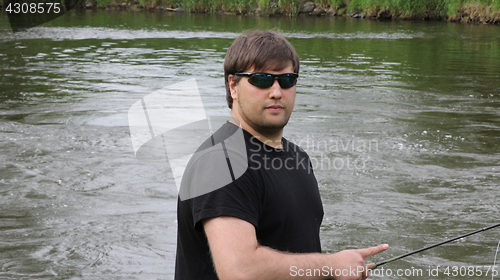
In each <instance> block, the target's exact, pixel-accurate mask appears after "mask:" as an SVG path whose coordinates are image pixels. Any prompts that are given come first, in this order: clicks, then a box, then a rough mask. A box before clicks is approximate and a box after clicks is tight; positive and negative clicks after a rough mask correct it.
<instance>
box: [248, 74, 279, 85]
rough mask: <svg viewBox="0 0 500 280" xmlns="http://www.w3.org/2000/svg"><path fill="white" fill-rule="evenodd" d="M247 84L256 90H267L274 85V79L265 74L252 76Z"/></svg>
mask: <svg viewBox="0 0 500 280" xmlns="http://www.w3.org/2000/svg"><path fill="white" fill-rule="evenodd" d="M248 82H249V83H250V84H252V85H254V86H256V87H258V88H268V87H271V86H272V85H273V83H274V78H273V77H272V76H271V75H266V74H254V75H253V76H252V77H250V78H249V79H248Z"/></svg>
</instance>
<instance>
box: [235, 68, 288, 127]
mask: <svg viewBox="0 0 500 280" xmlns="http://www.w3.org/2000/svg"><path fill="white" fill-rule="evenodd" d="M245 72H254V70H253V69H249V70H248V71H245ZM262 72H265V73H269V74H284V73H293V67H292V65H291V64H290V65H289V66H288V67H286V68H285V69H283V70H280V71H272V70H268V71H262ZM230 87H231V96H232V97H233V115H234V114H235V113H236V117H237V118H238V119H240V121H244V122H245V123H246V124H248V125H249V126H250V127H252V128H253V129H254V130H255V131H257V132H259V133H262V134H268V133H276V132H278V131H280V130H281V129H283V127H284V126H285V125H286V124H287V123H288V120H289V119H290V115H291V114H292V111H293V106H294V103H295V86H293V87H291V88H288V89H283V88H281V87H280V85H279V83H278V81H274V83H273V85H272V86H271V87H269V88H266V89H262V88H258V87H256V86H253V85H251V84H250V83H249V82H248V77H241V80H240V81H239V82H238V83H237V84H235V83H234V82H233V83H230Z"/></svg>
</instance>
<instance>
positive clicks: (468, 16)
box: [84, 0, 500, 24]
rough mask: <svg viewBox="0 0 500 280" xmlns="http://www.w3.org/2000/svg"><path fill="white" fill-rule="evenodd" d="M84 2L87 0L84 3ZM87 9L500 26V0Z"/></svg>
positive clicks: (135, 0)
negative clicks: (375, 19) (128, 9)
mask: <svg viewBox="0 0 500 280" xmlns="http://www.w3.org/2000/svg"><path fill="white" fill-rule="evenodd" d="M84 1H85V0H84ZM86 1H87V2H86V3H85V4H84V6H85V7H87V8H91V7H115V8H128V7H132V8H139V9H140V8H145V9H157V10H166V11H174V12H184V11H185V12H196V13H200V12H202V13H232V14H257V15H265V16H277V15H289V16H297V15H299V14H305V15H312V16H349V17H356V18H377V19H423V20H427V19H436V20H449V21H461V22H480V23H492V24H500V0H316V1H300V0H86Z"/></svg>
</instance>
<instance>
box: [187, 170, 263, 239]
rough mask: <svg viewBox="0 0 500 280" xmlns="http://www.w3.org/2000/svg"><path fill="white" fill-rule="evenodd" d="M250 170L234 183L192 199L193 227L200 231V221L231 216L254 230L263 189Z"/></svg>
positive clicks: (256, 225) (259, 210)
mask: <svg viewBox="0 0 500 280" xmlns="http://www.w3.org/2000/svg"><path fill="white" fill-rule="evenodd" d="M252 175H253V174H252V172H251V170H250V169H248V170H247V172H245V173H244V174H243V175H242V176H241V177H239V178H238V179H237V180H235V181H234V182H232V183H230V184H228V185H226V186H224V187H222V188H219V189H217V190H215V191H212V192H210V193H207V194H205V195H201V196H198V197H195V198H193V199H192V207H193V209H192V213H193V221H194V226H195V228H196V229H197V230H202V225H201V220H203V219H208V218H215V217H219V216H231V217H235V218H239V219H242V220H245V221H247V222H249V223H251V224H252V225H254V226H255V227H256V228H257V227H258V221H259V216H260V213H261V212H262V195H263V189H262V188H261V187H259V185H258V184H257V181H256V180H255V179H254V176H252Z"/></svg>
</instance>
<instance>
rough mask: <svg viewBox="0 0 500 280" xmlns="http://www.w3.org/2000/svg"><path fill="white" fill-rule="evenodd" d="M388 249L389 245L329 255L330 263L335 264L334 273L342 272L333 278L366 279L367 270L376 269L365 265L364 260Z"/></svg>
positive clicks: (341, 279) (373, 266)
mask: <svg viewBox="0 0 500 280" xmlns="http://www.w3.org/2000/svg"><path fill="white" fill-rule="evenodd" d="M388 248H389V245H387V244H382V245H378V246H375V247H370V248H364V249H356V250H344V251H340V252H338V253H335V254H331V255H329V256H330V257H331V258H332V263H334V264H335V267H336V272H339V273H340V272H342V275H340V276H338V277H335V279H336V280H360V279H362V280H364V279H366V278H368V269H374V268H376V267H377V266H376V264H374V263H370V264H368V265H367V264H365V260H366V259H367V258H369V257H371V256H373V255H375V254H378V253H380V252H383V251H385V250H387V249H388Z"/></svg>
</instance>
